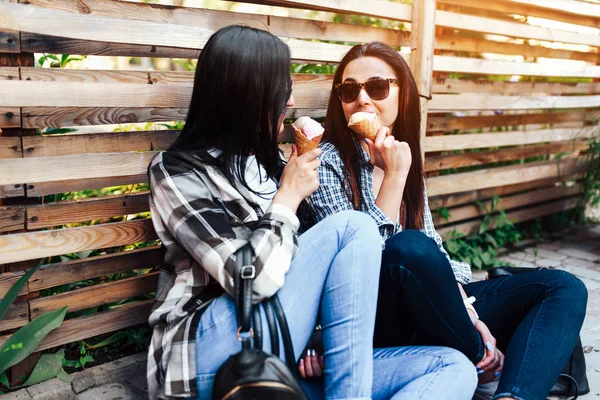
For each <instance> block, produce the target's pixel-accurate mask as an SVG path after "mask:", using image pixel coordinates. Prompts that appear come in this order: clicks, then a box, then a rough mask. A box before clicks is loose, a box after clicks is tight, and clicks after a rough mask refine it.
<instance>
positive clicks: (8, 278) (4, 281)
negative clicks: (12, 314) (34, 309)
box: [0, 271, 29, 299]
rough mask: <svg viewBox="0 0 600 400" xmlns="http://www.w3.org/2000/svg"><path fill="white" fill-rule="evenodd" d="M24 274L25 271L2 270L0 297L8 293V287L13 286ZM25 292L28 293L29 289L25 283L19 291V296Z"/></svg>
mask: <svg viewBox="0 0 600 400" xmlns="http://www.w3.org/2000/svg"><path fill="white" fill-rule="evenodd" d="M24 274H25V272H23V271H16V272H3V273H1V274H0V299H1V298H3V297H4V296H6V293H8V291H9V290H10V288H11V287H13V286H14V284H15V283H17V281H18V280H19V278H21V277H22V276H23V275H24ZM27 293H29V290H28V287H27V285H25V286H23V288H22V289H21V291H20V292H19V296H23V295H25V294H27Z"/></svg>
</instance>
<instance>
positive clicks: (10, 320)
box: [0, 301, 29, 332]
mask: <svg viewBox="0 0 600 400" xmlns="http://www.w3.org/2000/svg"><path fill="white" fill-rule="evenodd" d="M28 322H29V307H28V305H27V302H26V301H22V302H20V303H15V304H13V305H12V306H10V308H9V309H8V311H7V312H6V315H4V318H3V319H2V320H1V321H0V332H2V331H7V330H9V329H15V328H20V327H22V326H24V325H27V323H28Z"/></svg>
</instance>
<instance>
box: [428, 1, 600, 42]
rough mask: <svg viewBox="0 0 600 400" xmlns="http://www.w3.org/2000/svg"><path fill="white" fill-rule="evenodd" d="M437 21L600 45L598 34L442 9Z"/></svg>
mask: <svg viewBox="0 0 600 400" xmlns="http://www.w3.org/2000/svg"><path fill="white" fill-rule="evenodd" d="M435 22H436V25H438V26H443V27H445V28H454V29H461V30H466V31H475V32H482V33H491V34H496V35H503V36H511V37H516V38H523V39H537V40H543V41H548V42H563V43H573V44H584V45H588V46H595V47H597V46H600V38H599V37H598V36H597V35H586V34H582V33H576V32H570V31H566V30H561V29H556V28H554V29H549V28H542V27H538V26H532V25H528V24H521V23H518V22H507V21H501V20H497V19H492V18H482V17H477V16H472V15H465V14H458V13H454V12H448V11H442V10H437V11H436V14H435Z"/></svg>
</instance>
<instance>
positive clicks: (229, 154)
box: [148, 26, 476, 399]
mask: <svg viewBox="0 0 600 400" xmlns="http://www.w3.org/2000/svg"><path fill="white" fill-rule="evenodd" d="M289 64H290V51H289V48H288V47H287V46H286V45H285V44H284V43H283V42H282V41H281V40H280V39H278V38H277V37H276V36H273V35H271V34H270V33H268V32H265V31H261V30H257V29H253V28H249V27H242V26H230V27H226V28H223V29H221V30H219V31H218V32H216V33H215V34H214V35H212V36H211V38H210V39H209V40H208V42H207V43H206V46H205V47H204V49H203V50H202V53H201V54H200V57H199V58H198V66H197V69H196V74H195V80H194V88H193V91H192V99H191V103H190V108H189V113H188V118H187V121H186V124H185V127H184V128H183V130H182V132H181V134H180V135H179V137H178V138H177V140H176V141H175V143H174V144H173V145H172V146H171V147H170V148H169V149H168V150H167V151H165V152H161V153H159V154H158V155H157V156H156V157H155V158H154V160H153V161H152V163H151V165H150V167H149V171H148V174H149V179H150V189H151V198H150V207H151V211H152V216H153V218H152V220H153V223H154V227H155V229H156V232H157V234H158V236H159V238H160V239H161V241H162V244H163V246H164V250H165V252H164V259H165V262H164V265H163V268H162V270H161V273H160V278H159V285H158V289H157V297H156V303H155V306H154V308H153V310H152V313H151V315H150V321H149V322H150V326H151V327H152V329H153V334H152V341H151V344H150V349H149V357H148V387H149V392H150V398H152V399H155V398H175V397H181V398H197V399H210V398H211V392H212V387H213V382H214V378H215V373H216V371H217V370H218V369H219V367H220V366H221V365H222V364H223V363H224V362H225V360H226V359H227V358H228V357H229V356H230V355H232V354H234V353H237V352H238V351H239V349H240V344H239V342H238V340H237V338H236V331H237V327H238V326H237V322H236V312H235V306H234V302H233V300H232V297H231V295H232V294H233V291H234V288H233V282H234V279H233V277H232V274H233V272H232V270H233V266H234V264H235V254H236V252H237V251H238V250H239V249H240V248H242V247H244V246H245V245H246V244H248V243H249V244H250V246H251V247H252V251H253V253H254V258H253V260H254V261H253V262H254V267H255V271H256V276H255V279H254V285H253V300H254V301H255V302H256V303H258V302H260V301H261V300H263V299H266V298H269V297H271V296H273V295H274V294H276V293H277V295H278V296H279V299H280V301H281V304H282V306H283V309H284V311H285V314H286V315H287V316H288V322H289V328H290V334H291V337H292V341H293V346H294V351H295V353H296V354H297V355H298V356H297V358H299V355H300V354H301V351H302V349H303V348H304V347H305V346H306V343H307V342H308V340H309V338H310V336H311V334H312V332H313V330H314V327H315V325H316V322H317V315H318V314H320V317H321V325H322V332H323V342H324V348H325V352H324V357H325V362H326V363H327V365H328V368H327V369H326V370H325V386H324V388H321V392H320V393H318V392H312V391H311V396H310V398H311V399H312V398H321V397H325V398H327V399H370V398H374V399H389V398H392V397H393V398H394V399H413V398H417V396H419V395H420V396H422V397H419V398H429V399H433V398H436V397H437V396H436V394H435V393H433V394H432V393H429V392H427V390H432V389H433V390H434V391H435V390H441V389H442V388H443V389H444V390H446V391H449V392H450V393H451V394H452V398H453V399H468V398H470V395H471V394H472V393H473V391H474V389H475V384H476V377H475V372H474V371H473V372H472V375H471V374H469V373H468V371H469V368H471V369H473V368H472V365H470V363H469V361H468V360H467V359H466V357H464V356H463V355H462V354H461V353H460V352H458V351H456V350H454V349H445V348H436V349H435V350H431V351H428V352H427V353H425V354H421V350H420V349H413V351H406V350H405V349H395V348H386V349H381V350H378V351H376V352H373V343H372V337H373V329H374V323H375V313H376V303H377V285H378V282H379V269H380V268H379V264H380V251H379V246H380V243H379V240H378V238H377V227H376V225H375V224H374V223H373V221H372V220H371V219H370V218H368V216H366V215H364V214H362V213H359V212H356V211H352V210H351V211H348V212H345V213H340V214H338V215H335V216H332V217H330V218H326V219H325V220H323V221H322V222H321V223H319V224H317V225H316V226H315V227H314V228H312V229H310V230H308V231H307V232H305V233H304V234H302V236H300V237H298V235H297V229H298V226H299V221H298V218H297V217H296V215H295V212H296V210H297V208H298V206H299V204H300V203H301V202H302V201H303V200H304V198H306V197H308V196H309V195H310V194H311V193H312V192H313V191H314V190H315V189H316V188H317V186H318V185H319V180H318V177H317V171H316V168H317V167H318V165H319V161H318V160H317V156H318V154H319V153H320V150H318V149H316V150H313V151H310V152H308V153H306V154H304V155H302V156H298V155H297V152H296V150H294V151H293V152H292V155H291V157H290V159H289V160H288V162H287V164H286V165H284V163H283V160H282V158H281V153H280V151H279V148H278V141H277V138H278V134H279V133H280V132H281V130H282V128H283V118H284V114H285V108H286V106H288V107H289V106H292V105H293V104H294V98H293V96H292V94H291V88H292V83H291V79H290V72H289ZM209 300H212V302H211V303H210V304H209V305H208V306H205V307H203V305H205V304H206V302H207V301H209ZM204 308H205V309H204ZM260 309H261V310H260V313H261V314H262V321H263V329H262V331H263V332H268V327H267V326H266V321H267V317H266V315H264V310H263V308H262V306H261V307H260ZM201 311H203V312H201ZM263 339H264V340H263V348H265V349H270V348H271V343H270V336H269V335H268V334H266V335H264V337H263ZM279 342H280V343H282V342H283V341H282V340H281V339H280V341H279ZM280 354H282V355H283V354H284V351H283V350H281V351H280ZM457 374H459V375H461V376H464V378H462V379H458V380H456V379H454V378H453V377H454V376H455V375H457ZM430 381H433V383H431V382H430ZM449 382H451V383H449ZM442 384H445V386H441V385H442ZM307 388H308V389H312V387H310V386H308V383H307ZM459 393H463V395H462V396H460V395H458V394H459ZM455 394H457V395H456V396H455Z"/></svg>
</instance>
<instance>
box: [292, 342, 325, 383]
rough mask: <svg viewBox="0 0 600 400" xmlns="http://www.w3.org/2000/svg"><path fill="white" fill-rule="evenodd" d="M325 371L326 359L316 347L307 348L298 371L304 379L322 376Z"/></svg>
mask: <svg viewBox="0 0 600 400" xmlns="http://www.w3.org/2000/svg"><path fill="white" fill-rule="evenodd" d="M324 371H325V359H324V358H323V356H322V355H321V354H318V353H317V351H316V350H315V349H307V350H306V355H305V356H304V357H302V358H301V359H300V362H299V363H298V372H299V373H300V376H301V377H302V378H304V379H310V378H320V377H322V376H323V372H324Z"/></svg>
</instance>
